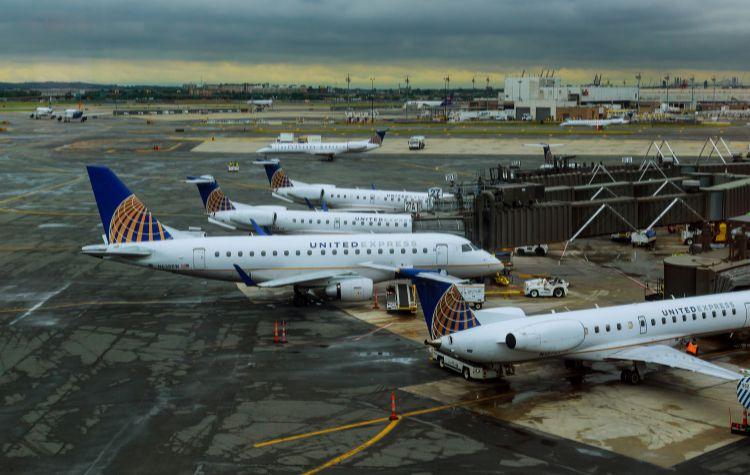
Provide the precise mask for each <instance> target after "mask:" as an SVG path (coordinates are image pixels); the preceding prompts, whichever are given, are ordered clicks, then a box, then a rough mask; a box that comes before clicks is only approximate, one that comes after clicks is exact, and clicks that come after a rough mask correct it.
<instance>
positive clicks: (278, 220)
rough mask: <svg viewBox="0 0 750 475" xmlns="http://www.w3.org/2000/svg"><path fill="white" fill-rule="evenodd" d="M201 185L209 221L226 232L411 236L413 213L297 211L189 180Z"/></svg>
mask: <svg viewBox="0 0 750 475" xmlns="http://www.w3.org/2000/svg"><path fill="white" fill-rule="evenodd" d="M186 183H193V184H195V185H197V186H198V192H199V193H200V195H201V199H202V200H203V206H204V207H205V209H206V214H208V221H209V222H210V223H213V224H216V225H217V226H221V227H223V228H226V229H232V230H237V229H239V230H243V231H254V232H257V233H259V234H264V233H267V234H352V233H394V232H397V233H411V232H412V218H411V215H410V214H375V213H341V212H333V211H329V212H326V211H308V210H303V211H298V210H289V209H286V208H285V207H283V206H252V205H247V204H243V203H238V202H236V201H230V200H229V198H227V196H226V195H225V194H224V192H223V191H222V190H221V188H219V184H218V183H217V182H216V180H215V179H214V178H213V177H212V176H209V175H203V176H199V177H190V176H189V177H187V180H186Z"/></svg>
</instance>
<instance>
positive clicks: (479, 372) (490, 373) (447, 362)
mask: <svg viewBox="0 0 750 475" xmlns="http://www.w3.org/2000/svg"><path fill="white" fill-rule="evenodd" d="M429 352H430V359H433V360H435V361H437V364H438V366H440V367H441V368H448V369H451V370H453V371H455V372H457V373H460V374H461V375H462V376H463V377H464V379H465V380H466V381H469V380H470V379H495V378H499V377H500V376H502V374H503V372H502V366H501V365H484V364H481V363H469V362H467V361H464V360H460V359H458V358H455V357H453V356H450V355H448V354H446V353H443V352H441V351H438V350H436V349H435V348H432V347H430V348H429Z"/></svg>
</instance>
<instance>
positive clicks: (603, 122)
mask: <svg viewBox="0 0 750 475" xmlns="http://www.w3.org/2000/svg"><path fill="white" fill-rule="evenodd" d="M627 123H628V121H627V120H625V119H568V120H566V121H564V122H563V123H561V124H560V127H574V126H582V127H597V128H600V127H607V126H610V125H625V124H627Z"/></svg>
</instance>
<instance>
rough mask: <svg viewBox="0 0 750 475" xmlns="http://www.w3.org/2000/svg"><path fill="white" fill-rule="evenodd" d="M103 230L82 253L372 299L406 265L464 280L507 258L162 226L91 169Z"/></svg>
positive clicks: (462, 245) (419, 238) (369, 238)
mask: <svg viewBox="0 0 750 475" xmlns="http://www.w3.org/2000/svg"><path fill="white" fill-rule="evenodd" d="M86 168H87V171H88V175H89V180H90V182H91V188H92V190H93V192H94V197H95V199H96V204H97V208H98V210H99V216H100V218H101V221H102V226H103V229H104V231H105V234H104V235H103V236H102V239H103V241H104V242H103V244H93V245H88V246H83V247H82V248H81V252H82V253H83V254H85V255H89V256H93V257H98V258H101V259H107V260H112V261H116V262H120V263H125V264H130V265H135V266H140V267H146V268H149V269H154V270H159V271H165V272H171V273H175V274H181V275H189V276H193V277H198V278H201V279H213V280H222V281H228V282H240V283H244V284H245V285H246V286H257V287H260V288H271V287H286V286H293V288H294V291H295V303H303V302H306V301H307V300H308V297H309V294H310V293H313V292H315V293H320V292H322V293H324V294H325V295H327V296H328V297H330V298H334V299H339V300H344V301H358V300H369V299H370V298H372V294H373V285H374V283H376V282H382V281H387V280H392V279H394V277H395V275H396V273H397V272H398V270H399V269H401V268H409V267H419V268H426V269H441V270H444V271H446V272H448V273H451V274H453V275H455V276H457V277H460V278H474V277H484V276H489V275H494V274H495V273H496V272H498V271H500V270H502V268H503V265H502V263H501V262H500V261H499V260H498V259H496V258H495V257H494V256H492V255H491V254H489V253H488V252H486V251H484V250H482V249H479V248H478V247H476V246H475V245H473V244H472V243H471V242H469V241H468V240H467V239H464V238H461V237H458V236H452V235H448V234H436V233H434V234H428V233H424V234H370V233H368V234H351V235H346V236H335V235H329V234H315V235H307V236H216V237H206V236H205V234H202V233H197V232H191V231H187V232H185V231H178V230H176V229H174V228H170V227H168V226H165V225H162V224H161V223H160V222H159V220H157V219H156V218H155V217H154V216H153V215H152V214H151V212H150V211H149V210H148V209H147V208H146V206H145V205H144V204H143V202H142V201H141V200H139V199H138V197H136V196H135V195H134V194H133V193H132V192H131V191H130V190H129V189H128V188H127V186H125V184H124V183H123V182H122V181H120V179H119V178H117V176H116V175H115V174H114V173H113V172H112V171H111V170H110V169H109V168H107V167H102V166H88V167H86Z"/></svg>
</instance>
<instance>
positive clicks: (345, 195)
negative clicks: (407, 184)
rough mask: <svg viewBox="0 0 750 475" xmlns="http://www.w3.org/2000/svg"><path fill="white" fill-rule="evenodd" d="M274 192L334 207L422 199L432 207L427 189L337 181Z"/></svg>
mask: <svg viewBox="0 0 750 475" xmlns="http://www.w3.org/2000/svg"><path fill="white" fill-rule="evenodd" d="M274 196H276V197H277V198H281V199H286V200H289V201H292V202H295V203H300V204H305V203H306V201H305V200H307V201H309V202H310V203H311V204H316V205H319V204H320V203H321V202H323V201H325V203H326V205H327V206H328V207H329V208H331V209H333V208H336V209H346V210H359V211H383V212H403V211H405V210H406V207H407V204H408V203H419V204H420V206H421V208H422V209H429V207H430V204H431V203H432V196H431V195H430V193H427V192H418V191H394V190H368V189H366V188H338V187H336V186H334V185H315V184H297V183H296V182H295V184H294V186H290V187H285V188H277V189H276V190H274ZM440 197H441V198H442V199H451V198H453V195H452V194H450V193H440Z"/></svg>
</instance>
